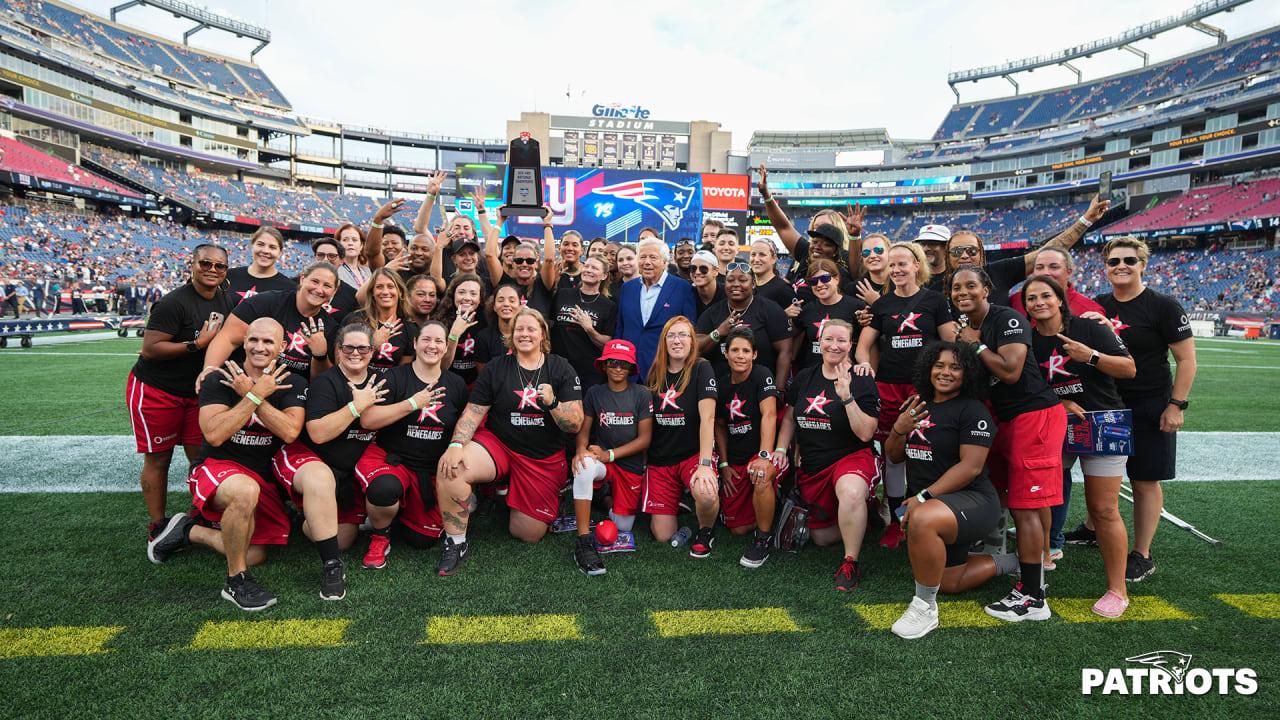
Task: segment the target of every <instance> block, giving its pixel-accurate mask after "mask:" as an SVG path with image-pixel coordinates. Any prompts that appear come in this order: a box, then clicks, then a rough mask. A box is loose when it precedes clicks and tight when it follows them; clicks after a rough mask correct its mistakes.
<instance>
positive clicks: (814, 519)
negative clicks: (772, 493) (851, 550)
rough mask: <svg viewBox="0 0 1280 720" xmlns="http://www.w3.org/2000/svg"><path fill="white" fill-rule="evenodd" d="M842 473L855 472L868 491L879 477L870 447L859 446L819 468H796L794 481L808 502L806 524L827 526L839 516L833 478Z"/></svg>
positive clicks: (835, 521) (877, 467)
mask: <svg viewBox="0 0 1280 720" xmlns="http://www.w3.org/2000/svg"><path fill="white" fill-rule="evenodd" d="M845 475H857V476H859V477H861V478H862V479H863V481H865V482H866V483H867V490H868V491H870V490H871V489H872V488H874V487H875V486H876V483H877V482H879V481H880V463H879V462H877V461H876V454H875V453H873V452H871V448H863V449H861V450H859V451H857V452H855V453H852V454H850V455H845V456H844V457H842V458H840V459H839V460H837V461H835V462H834V463H832V465H831V466H830V467H828V468H826V469H824V470H823V471H822V472H819V473H816V474H814V475H808V474H806V473H805V472H804V471H803V470H796V485H797V486H798V487H799V488H800V497H801V498H802V499H803V500H804V501H805V504H807V505H808V506H809V527H811V528H825V527H831V526H833V525H835V524H836V523H838V522H839V520H840V515H839V513H840V503H839V502H838V501H837V500H836V480H839V479H840V478H841V477H843V476H845Z"/></svg>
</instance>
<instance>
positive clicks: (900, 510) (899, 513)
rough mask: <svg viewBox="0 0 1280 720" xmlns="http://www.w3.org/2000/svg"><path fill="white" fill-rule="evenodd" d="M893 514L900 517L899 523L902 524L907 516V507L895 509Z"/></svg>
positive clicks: (900, 506) (902, 506) (901, 506)
mask: <svg viewBox="0 0 1280 720" xmlns="http://www.w3.org/2000/svg"><path fill="white" fill-rule="evenodd" d="M893 514H894V515H897V516H898V523H899V524H901V523H902V518H903V516H905V515H906V514H907V506H906V505H899V506H898V507H897V508H895V509H894V511H893Z"/></svg>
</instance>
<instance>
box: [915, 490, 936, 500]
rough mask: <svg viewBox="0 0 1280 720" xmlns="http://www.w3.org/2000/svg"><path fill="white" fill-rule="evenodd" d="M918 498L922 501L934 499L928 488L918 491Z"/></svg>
mask: <svg viewBox="0 0 1280 720" xmlns="http://www.w3.org/2000/svg"><path fill="white" fill-rule="evenodd" d="M916 499H917V500H919V501H920V502H928V501H930V500H932V499H933V493H931V492H929V491H928V490H921V491H920V492H918V493H916Z"/></svg>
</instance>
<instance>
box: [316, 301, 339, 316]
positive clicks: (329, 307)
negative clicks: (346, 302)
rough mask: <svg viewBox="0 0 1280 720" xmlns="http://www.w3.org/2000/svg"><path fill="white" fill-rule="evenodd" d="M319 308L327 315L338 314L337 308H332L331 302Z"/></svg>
mask: <svg viewBox="0 0 1280 720" xmlns="http://www.w3.org/2000/svg"><path fill="white" fill-rule="evenodd" d="M320 307H322V308H324V311H325V312H327V313H329V314H330V315H332V314H334V313H336V312H338V308H336V307H334V306H333V303H332V302H327V303H325V304H323V305H321V306H320Z"/></svg>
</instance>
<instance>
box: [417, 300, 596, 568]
mask: <svg viewBox="0 0 1280 720" xmlns="http://www.w3.org/2000/svg"><path fill="white" fill-rule="evenodd" d="M507 345H508V347H510V348H511V349H512V354H511V355H503V356H502V357H499V358H494V360H493V361H492V362H490V363H489V364H488V365H485V366H484V370H483V371H482V372H481V373H480V376H479V377H478V378H476V384H475V385H474V386H473V387H472V389H471V400H470V402H468V403H467V407H466V409H465V410H464V411H463V414H462V419H460V420H459V421H458V427H457V429H455V430H454V433H453V440H452V442H450V443H449V447H448V449H447V450H446V451H445V453H444V456H443V457H441V458H440V463H439V471H438V474H437V475H436V493H437V495H438V497H439V500H440V511H441V513H442V515H443V516H444V529H445V533H447V534H448V538H447V539H446V540H445V544H444V552H443V553H442V554H441V556H440V563H439V565H438V566H437V567H436V572H437V573H438V574H440V575H452V574H454V573H455V572H457V571H458V568H459V567H460V566H461V564H462V563H463V561H465V560H466V559H467V557H468V555H469V551H468V548H467V521H468V519H469V515H470V511H469V509H468V506H469V504H470V497H471V486H472V485H481V484H484V483H491V482H493V481H495V480H500V479H502V478H507V479H508V480H509V481H510V484H511V489H510V491H509V492H508V493H507V505H508V506H509V507H510V508H511V522H510V525H509V526H508V527H509V529H510V531H511V534H512V535H513V536H515V537H517V538H519V539H521V540H524V541H526V542H537V541H538V540H541V539H542V536H543V535H545V534H546V533H547V528H548V527H549V526H550V525H551V521H553V520H555V519H556V511H557V510H559V508H560V489H561V488H563V487H564V480H565V477H566V476H567V475H568V467H567V463H566V462H565V456H564V455H565V454H564V436H563V434H562V433H576V432H578V429H579V428H580V427H581V426H582V387H581V385H580V384H579V382H578V376H577V374H576V373H574V371H573V366H571V365H570V364H569V361H568V360H565V359H564V358H562V357H560V356H559V355H553V354H551V338H550V337H549V333H548V332H547V321H546V319H544V318H543V317H542V314H541V313H539V312H538V311H537V310H533V309H530V308H524V309H522V310H520V312H518V313H516V319H515V324H514V325H513V326H512V330H511V337H510V338H508V339H507ZM486 417H487V420H486ZM482 421H484V423H485V427H484V428H483V429H480V423H481V422H482Z"/></svg>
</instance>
